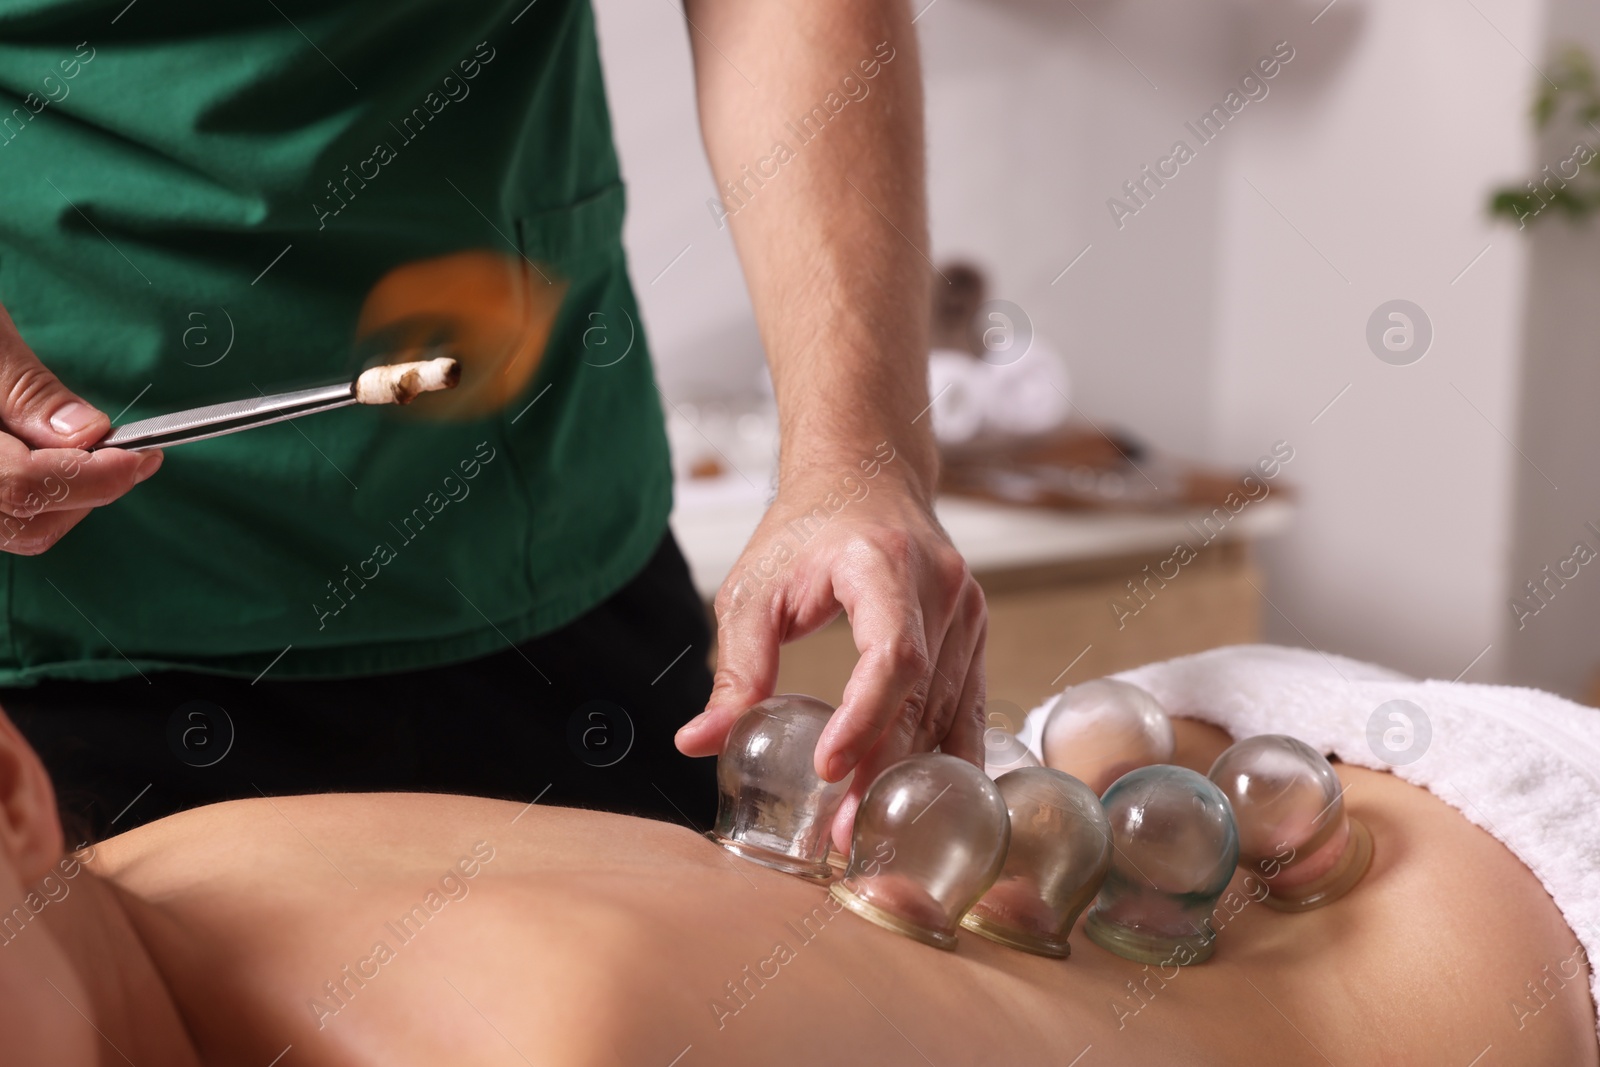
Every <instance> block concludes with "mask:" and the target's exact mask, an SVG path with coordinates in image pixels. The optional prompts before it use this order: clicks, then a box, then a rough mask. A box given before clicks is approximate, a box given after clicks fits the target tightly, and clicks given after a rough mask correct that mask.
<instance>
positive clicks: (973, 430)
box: [928, 348, 989, 445]
mask: <svg viewBox="0 0 1600 1067" xmlns="http://www.w3.org/2000/svg"><path fill="white" fill-rule="evenodd" d="M988 370H989V368H988V367H986V366H985V365H984V364H982V363H979V362H978V361H977V360H976V359H974V358H973V357H972V356H971V355H969V354H968V353H966V352H957V351H955V350H954V349H949V348H935V349H934V350H933V351H932V352H930V353H928V396H929V397H930V398H931V400H932V402H931V403H930V404H929V405H928V406H929V407H931V408H932V409H933V435H934V436H935V437H936V438H938V439H939V443H940V444H946V445H959V444H964V443H965V442H967V441H970V440H972V439H973V438H974V437H976V436H977V435H978V431H979V430H981V429H983V419H984V413H985V412H986V411H988V409H989V395H988V387H989V376H988V375H987V374H986V373H985V372H986V371H988Z"/></svg>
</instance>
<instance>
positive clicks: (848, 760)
mask: <svg viewBox="0 0 1600 1067" xmlns="http://www.w3.org/2000/svg"><path fill="white" fill-rule="evenodd" d="M855 765H856V757H855V754H854V753H851V752H835V753H834V754H833V755H832V756H830V757H828V781H830V782H837V781H840V780H841V779H843V778H844V776H845V775H847V774H849V773H850V771H851V770H852V769H853V768H854V767H855Z"/></svg>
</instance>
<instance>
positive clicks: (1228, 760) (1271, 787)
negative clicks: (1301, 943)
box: [1210, 734, 1372, 911]
mask: <svg viewBox="0 0 1600 1067" xmlns="http://www.w3.org/2000/svg"><path fill="white" fill-rule="evenodd" d="M1210 778H1211V780H1212V781H1213V782H1215V783H1216V784H1217V787H1218V788H1220V789H1221V790H1222V792H1223V794H1224V795H1225V796H1227V798H1228V802H1229V804H1231V805H1232V807H1233V815H1234V818H1235V819H1237V820H1238V824H1239V866H1241V867H1243V868H1245V869H1247V870H1249V871H1252V872H1254V873H1255V874H1257V875H1258V876H1260V877H1261V878H1262V880H1264V881H1265V882H1266V884H1267V897H1266V898H1265V900H1264V901H1263V903H1265V904H1266V905H1267V906H1268V907H1271V908H1276V909H1277V910H1279V911H1310V910H1311V909H1312V908H1320V907H1322V906H1323V905H1324V904H1331V903H1333V902H1334V901H1335V900H1338V899H1339V898H1340V897H1342V896H1344V895H1345V894H1346V893H1348V892H1350V890H1351V889H1352V888H1354V887H1355V884H1356V883H1357V882H1359V881H1360V880H1361V877H1362V875H1364V874H1366V873H1367V868H1368V867H1369V866H1371V864H1372V835H1371V834H1369V833H1368V832H1367V828H1366V827H1365V826H1363V825H1362V824H1361V823H1360V822H1359V821H1357V820H1355V819H1352V818H1350V816H1349V814H1348V813H1347V812H1346V811H1345V810H1344V796H1343V793H1344V790H1343V787H1342V786H1341V785H1340V784H1339V776H1338V775H1336V774H1334V772H1333V767H1332V765H1330V764H1329V763H1328V761H1327V760H1326V759H1324V758H1323V756H1322V753H1320V752H1318V751H1317V750H1316V749H1314V748H1312V747H1311V746H1310V745H1307V744H1306V743H1305V742H1303V741H1300V740H1297V739H1296V738H1293V737H1288V736H1285V735H1283V734H1261V735H1259V736H1257V737H1249V738H1246V739H1245V740H1243V741H1240V742H1239V743H1238V744H1236V745H1234V746H1233V747H1232V748H1230V749H1228V750H1227V751H1226V752H1224V753H1223V754H1222V755H1220V756H1218V757H1217V762H1215V763H1213V764H1212V765H1211V774H1210Z"/></svg>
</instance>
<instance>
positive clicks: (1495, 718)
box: [1022, 645, 1600, 1004]
mask: <svg viewBox="0 0 1600 1067" xmlns="http://www.w3.org/2000/svg"><path fill="white" fill-rule="evenodd" d="M1115 677H1117V678H1120V679H1122V680H1124V681H1128V682H1132V683H1133V684H1134V685H1138V686H1142V687H1143V688H1144V689H1146V690H1148V691H1149V692H1150V693H1151V694H1153V695H1154V696H1155V698H1156V699H1157V700H1159V701H1161V703H1162V705H1163V706H1165V707H1166V709H1167V711H1168V712H1169V713H1170V714H1172V715H1174V716H1182V717H1184V718H1191V719H1200V720H1202V721H1204V722H1209V723H1212V724H1214V725H1216V726H1220V727H1222V728H1223V729H1225V730H1227V731H1228V732H1229V733H1230V734H1232V735H1233V736H1234V737H1235V738H1238V739H1242V738H1245V737H1250V736H1253V735H1255V734H1289V735H1291V736H1294V737H1297V738H1299V739H1300V740H1302V741H1304V742H1305V743H1306V744H1308V745H1311V746H1312V747H1313V748H1315V749H1317V750H1318V751H1320V752H1322V753H1323V754H1324V755H1330V756H1337V757H1338V758H1339V759H1340V760H1343V761H1344V762H1345V763H1349V764H1352V765H1354V766H1358V767H1370V768H1373V769H1375V770H1388V771H1392V772H1394V774H1395V775H1397V776H1398V777H1400V778H1403V779H1405V780H1406V781H1408V782H1411V783H1412V784H1414V785H1419V786H1421V787H1423V788H1424V789H1427V790H1428V791H1429V792H1431V793H1433V794H1434V795H1435V796H1437V797H1438V798H1439V799H1440V800H1443V801H1444V802H1445V803H1447V804H1449V805H1450V806H1451V807H1454V808H1456V809H1457V810H1458V811H1460V812H1461V814H1462V815H1464V816H1466V818H1467V819H1468V821H1470V822H1472V823H1474V824H1475V825H1477V826H1479V827H1482V828H1483V829H1484V830H1485V831H1487V832H1488V833H1489V834H1491V835H1493V836H1494V837H1495V838H1496V839H1497V840H1499V841H1500V842H1501V843H1502V844H1504V845H1505V846H1506V847H1507V848H1509V849H1510V850H1511V851H1512V853H1513V854H1515V855H1516V857H1517V858H1518V859H1520V860H1521V861H1522V862H1523V863H1524V864H1526V865H1527V867H1528V869H1529V870H1530V871H1532V872H1533V873H1534V875H1535V876H1536V877H1538V879H1539V881H1540V882H1542V883H1544V888H1545V891H1546V892H1548V893H1549V894H1550V898H1551V899H1552V900H1554V901H1555V903H1556V907H1558V908H1559V909H1561V914H1562V916H1563V917H1564V918H1565V919H1566V921H1567V925H1568V926H1570V927H1571V928H1572V931H1573V933H1574V934H1576V935H1577V938H1578V941H1579V943H1580V944H1582V946H1583V949H1584V952H1585V953H1586V954H1587V956H1588V959H1589V960H1590V970H1591V974H1590V991H1591V993H1593V994H1594V995H1595V998H1596V1003H1597V1004H1600V973H1597V972H1596V968H1597V966H1600V964H1597V963H1596V961H1600V815H1597V813H1600V710H1596V709H1594V708H1588V707H1583V706H1582V705H1579V704H1574V703H1572V702H1571V701H1569V700H1563V699H1562V698H1561V697H1558V696H1554V695H1552V694H1550V693H1544V692H1540V691H1539V690H1536V689H1517V688H1513V687H1511V686H1499V685H1472V684H1468V683H1464V682H1441V681H1425V682H1419V681H1415V680H1413V679H1411V678H1408V677H1406V676H1405V675H1402V674H1397V673H1395V672H1393V671H1389V670H1385V669H1384V668H1382V667H1377V666H1373V665H1372V664H1368V663H1360V662H1357V661H1355V660H1351V659H1345V658H1344V657H1342V656H1330V655H1324V654H1322V653H1319V652H1312V651H1308V650H1305V649H1298V648H1278V647H1274V646H1269V645H1240V646H1235V647H1232V648H1217V649H1212V650H1211V651H1209V652H1201V653H1199V654H1197V655H1193V656H1184V657H1182V658H1179V659H1174V660H1168V661H1167V662H1165V663H1153V664H1150V665H1148V666H1144V667H1139V668H1137V669H1135V670H1131V671H1124V672H1123V673H1121V674H1118V675H1116V676H1115ZM1048 710H1049V702H1046V703H1045V704H1044V705H1041V706H1040V707H1038V708H1035V709H1034V710H1033V711H1032V712H1030V713H1029V715H1028V719H1027V723H1026V725H1025V726H1024V729H1023V732H1022V736H1023V737H1024V738H1025V739H1027V740H1028V741H1029V745H1030V747H1031V748H1032V749H1033V751H1034V752H1035V753H1036V754H1041V753H1040V752H1039V742H1038V739H1039V738H1041V737H1042V736H1043V733H1044V717H1045V715H1046V713H1047V712H1048Z"/></svg>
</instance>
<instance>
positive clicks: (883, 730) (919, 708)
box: [677, 446, 987, 850]
mask: <svg viewBox="0 0 1600 1067" xmlns="http://www.w3.org/2000/svg"><path fill="white" fill-rule="evenodd" d="M884 455H888V456H889V457H891V458H890V459H889V460H888V461H887V462H883V461H882V460H881V457H882V456H884ZM866 463H867V464H868V466H867V467H866V469H865V470H863V469H861V464H860V463H857V464H854V465H845V464H842V463H841V464H837V465H833V466H829V465H827V464H820V465H818V467H817V469H816V470H815V471H814V472H813V473H810V474H808V475H806V476H805V477H802V478H797V479H792V480H790V481H789V482H787V483H786V484H784V485H783V487H782V489H781V490H780V492H779V494H778V497H777V499H776V500H775V501H774V502H773V504H772V507H771V508H770V509H769V510H768V511H767V514H766V517H765V518H764V519H763V520H762V522H761V525H760V527H759V528H758V529H757V530H756V533H755V535H754V537H752V538H751V540H750V544H749V546H748V547H747V548H746V549H745V551H744V554H743V555H742V556H741V557H740V559H739V562H738V563H737V564H736V565H735V566H734V569H733V571H732V573H731V574H730V575H729V578H728V580H727V582H726V583H724V585H723V587H722V590H721V592H720V593H719V594H718V596H717V601H716V609H717V672H716V681H715V684H714V687H713V689H712V695H711V702H710V704H709V705H708V706H707V708H706V710H705V711H704V712H703V713H702V714H701V715H700V716H698V717H697V718H695V719H694V720H692V721H691V722H689V723H688V724H687V725H686V726H684V727H683V729H682V730H680V731H679V733H678V738H677V741H678V747H679V748H680V749H681V750H682V751H684V752H685V753H687V754H689V755H711V754H715V753H717V752H719V751H721V749H722V745H723V742H724V740H725V739H726V737H727V735H728V730H729V729H730V728H731V727H732V725H733V723H734V720H736V719H737V718H738V717H739V715H740V714H741V713H742V712H744V711H745V709H747V708H748V707H749V706H750V705H751V704H754V703H756V702H757V701H759V700H762V699H765V698H766V697H768V696H771V695H772V692H773V686H774V684H775V683H776V681H777V674H778V648H779V645H780V644H781V643H783V642H786V641H792V640H795V639H797V638H800V637H803V636H805V635H806V634H809V633H811V632H813V631H814V630H817V629H819V628H821V627H822V626H825V625H827V623H829V622H830V621H832V620H833V619H834V618H835V617H837V616H838V614H839V612H840V611H841V610H843V611H844V613H845V614H846V615H847V616H848V617H849V620H850V628H851V632H852V633H853V634H854V638H855V644H856V648H857V650H858V651H859V652H860V653H861V658H860V660H859V661H858V662H857V664H856V668H855V670H854V672H853V673H852V674H851V676H850V681H849V683H848V684H847V685H846V687H845V690H844V701H843V703H842V704H841V705H840V706H839V710H838V711H837V712H836V713H835V714H834V716H833V718H832V720H830V722H829V723H828V726H827V729H826V730H825V731H824V732H823V735H822V739H821V740H820V741H819V742H818V745H817V751H816V767H817V771H818V772H819V773H820V774H822V775H823V777H825V778H827V779H829V780H831V781H837V780H838V779H840V778H842V777H844V776H845V775H846V774H847V773H849V772H850V771H851V770H852V769H854V770H855V772H856V777H855V780H854V781H853V782H852V783H851V788H850V791H849V793H848V794H847V795H846V798H845V801H844V803H843V804H842V805H841V809H840V812H839V815H838V818H837V820H836V821H835V824H834V838H835V840H836V841H837V842H838V843H839V845H840V847H841V849H843V850H847V849H848V840H849V832H850V826H851V824H852V822H853V821H854V818H855V810H856V807H857V806H858V804H859V802H860V798H861V796H862V794H863V793H865V791H866V788H867V786H868V785H870V784H871V782H872V779H874V778H875V777H877V775H878V774H879V773H880V772H881V771H882V770H884V769H885V768H886V767H888V766H889V765H890V764H892V763H895V762H896V761H898V760H900V759H903V758H904V757H906V756H907V755H910V754H912V753H916V752H926V751H929V750H931V749H932V748H934V747H935V746H940V747H941V748H942V750H943V751H945V752H948V753H951V754H952V755H956V756H959V757H961V758H962V759H966V760H968V761H971V762H973V763H977V764H980V765H981V762H982V757H983V724H984V723H983V701H984V681H983V648H984V639H985V635H986V633H987V619H986V614H985V609H984V600H983V591H982V590H981V589H980V588H979V587H978V583H977V582H976V581H974V580H973V578H972V575H971V574H970V573H969V572H968V570H967V566H966V563H965V562H964V561H963V560H962V558H961V556H960V554H959V553H958V552H957V551H956V550H955V549H954V548H953V547H951V544H950V540H949V538H948V537H947V536H946V535H945V532H944V530H943V529H942V528H941V527H940V526H939V524H938V522H937V520H936V519H935V518H934V517H933V514H932V511H931V508H930V506H929V501H928V497H927V494H926V492H925V491H924V490H922V489H921V488H920V487H919V485H918V484H917V483H918V482H919V481H920V479H918V478H916V477H915V476H914V472H913V471H910V470H908V469H907V468H908V460H907V459H906V458H905V457H895V453H894V450H893V449H892V448H891V447H888V446H885V447H884V448H883V449H881V450H880V451H879V452H878V453H876V454H875V455H873V456H872V458H871V459H869V460H867V461H866ZM874 469H875V470H876V472H877V473H876V474H875V475H873V476H870V477H869V476H868V475H867V473H866V471H867V470H874Z"/></svg>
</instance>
